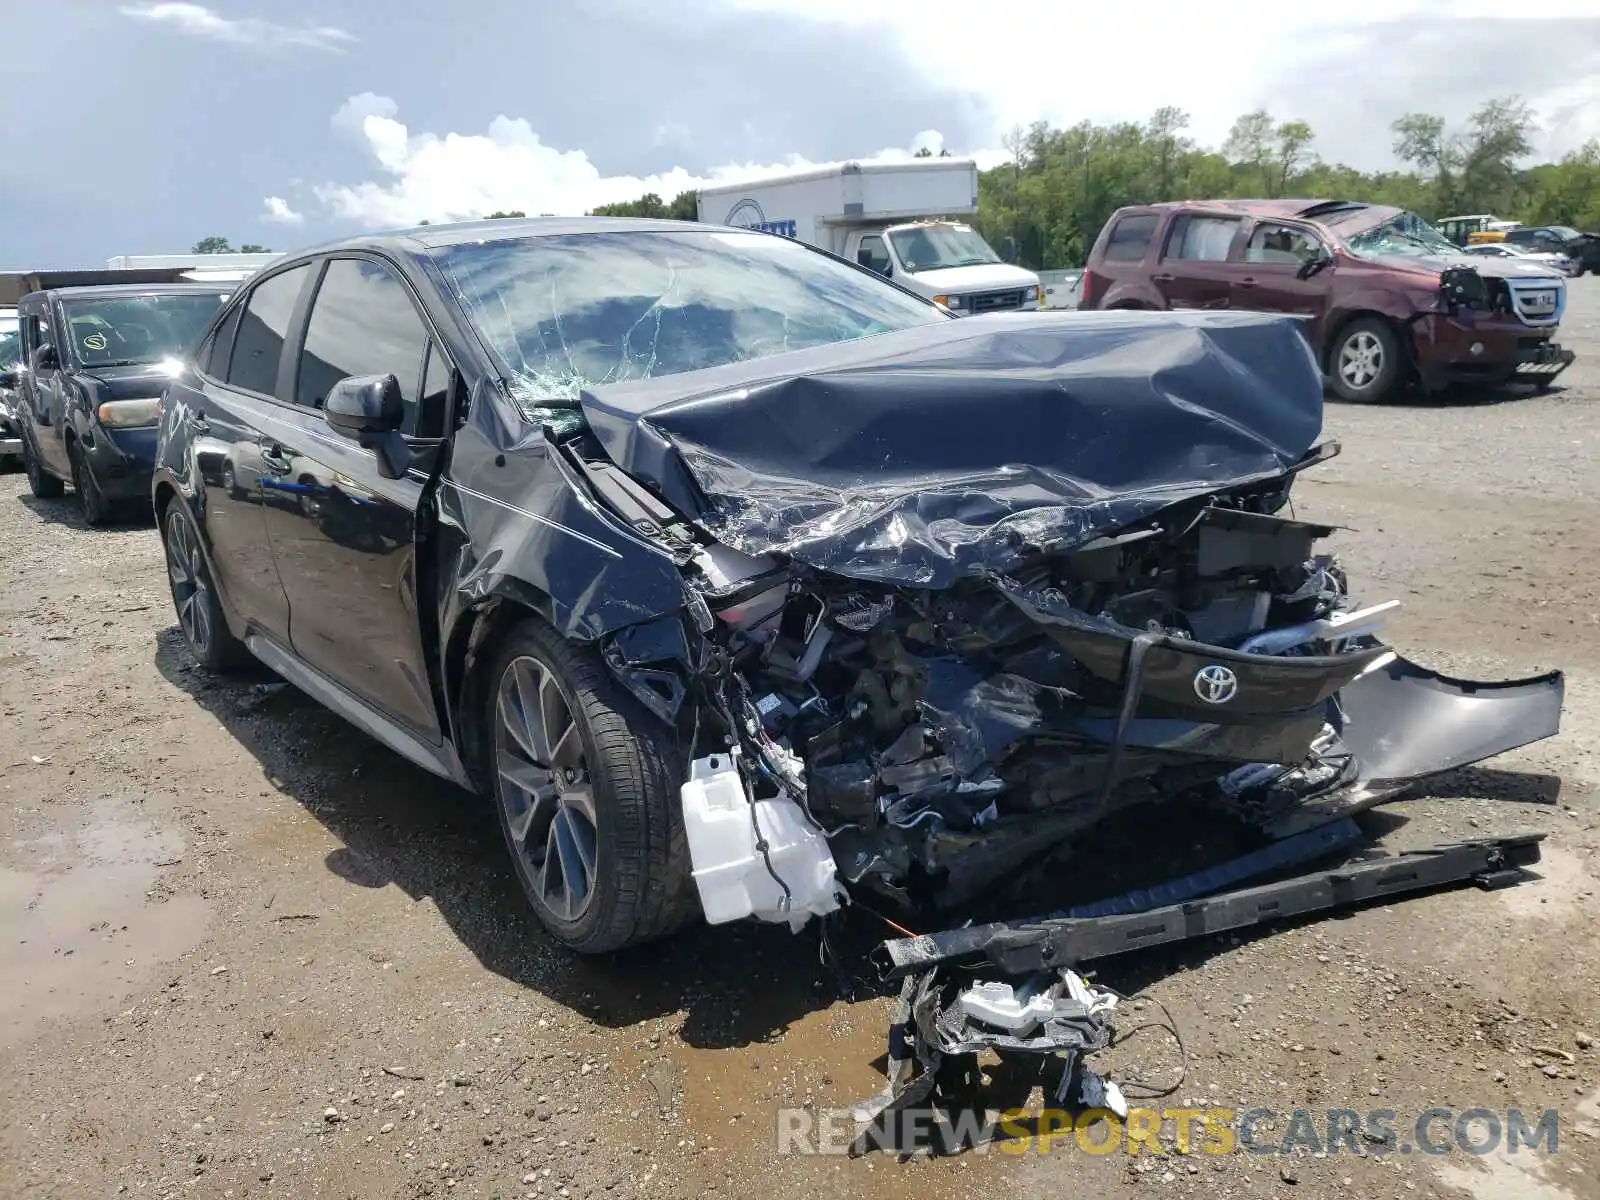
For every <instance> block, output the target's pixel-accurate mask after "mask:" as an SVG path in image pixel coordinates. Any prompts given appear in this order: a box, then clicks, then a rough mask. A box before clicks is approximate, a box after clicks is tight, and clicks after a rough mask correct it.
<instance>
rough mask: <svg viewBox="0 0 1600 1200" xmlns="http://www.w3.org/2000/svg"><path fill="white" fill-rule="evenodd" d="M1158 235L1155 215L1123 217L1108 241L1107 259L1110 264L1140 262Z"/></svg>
mask: <svg viewBox="0 0 1600 1200" xmlns="http://www.w3.org/2000/svg"><path fill="white" fill-rule="evenodd" d="M1155 233H1156V217H1155V214H1154V213H1149V214H1146V215H1143V216H1133V217H1123V218H1122V220H1120V221H1118V222H1117V223H1116V225H1115V226H1114V227H1113V228H1112V230H1111V237H1110V238H1108V239H1107V241H1106V259H1107V261H1109V262H1139V261H1140V260H1142V259H1143V258H1144V252H1145V251H1146V250H1148V249H1149V248H1150V239H1151V238H1153V237H1154V236H1155Z"/></svg>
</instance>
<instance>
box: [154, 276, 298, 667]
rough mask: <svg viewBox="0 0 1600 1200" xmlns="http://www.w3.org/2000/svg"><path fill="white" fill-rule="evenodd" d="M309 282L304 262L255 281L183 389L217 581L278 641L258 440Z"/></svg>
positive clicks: (283, 618)
mask: <svg viewBox="0 0 1600 1200" xmlns="http://www.w3.org/2000/svg"><path fill="white" fill-rule="evenodd" d="M310 281H311V267H310V265H309V264H306V263H301V264H299V265H297V266H294V267H291V268H289V269H288V270H286V271H279V272H277V273H276V274H273V275H270V276H267V277H266V278H264V279H261V280H260V281H259V282H256V283H254V284H253V286H252V287H251V289H250V291H249V293H248V294H247V295H246V296H245V297H244V299H243V302H242V303H237V304H235V305H234V306H232V307H231V308H230V309H229V310H228V312H227V314H226V316H224V318H223V320H222V322H221V323H220V324H219V325H218V327H217V330H216V333H215V334H214V336H213V337H212V338H211V340H210V344H209V346H208V348H207V352H206V354H205V355H204V356H203V359H202V360H201V361H197V362H196V368H197V371H198V374H199V376H200V381H201V386H200V388H199V389H198V390H197V391H194V392H190V391H187V390H186V391H185V393H184V395H183V400H184V402H185V405H186V409H185V412H184V414H183V418H182V419H183V420H184V421H185V422H187V435H186V436H187V437H188V440H189V444H190V446H191V447H192V448H193V449H192V454H193V459H194V466H195V470H194V477H195V481H196V487H198V488H199V489H200V490H201V492H202V499H201V502H200V504H199V506H198V507H199V517H200V524H201V530H202V533H203V535H204V537H205V539H206V541H207V542H208V544H209V548H210V551H211V561H212V569H213V572H214V574H215V576H216V580H217V586H218V587H219V588H221V589H222V592H223V594H224V595H225V596H226V597H227V598H228V600H229V602H230V603H231V604H232V605H233V607H234V608H235V609H236V610H237V611H238V612H239V614H240V615H241V616H243V617H244V618H245V620H246V621H248V622H249V623H250V625H251V626H252V628H253V629H254V630H256V631H259V632H262V633H265V634H267V635H268V636H270V637H271V638H273V639H274V640H276V641H279V642H282V643H283V644H285V645H287V644H288V640H289V600H288V597H287V596H286V595H285V594H284V590H283V585H282V584H281V583H280V582H279V579H278V568H277V564H276V563H275V562H274V561H273V558H272V547H271V544H270V543H269V542H268V540H267V523H266V517H265V515H264V514H265V512H266V506H267V505H268V504H270V503H271V502H272V499H273V496H272V493H271V492H269V491H268V490H266V489H265V488H263V486H262V484H263V482H264V478H265V476H264V472H263V471H262V468H261V446H260V442H261V437H262V430H263V429H264V428H265V427H266V426H267V425H268V424H270V423H271V421H272V415H273V413H274V412H276V411H277V410H278V409H279V408H280V407H281V406H282V404H283V403H284V401H286V400H287V399H288V397H289V395H290V393H289V386H290V385H289V376H288V372H286V371H285V370H284V369H283V368H284V359H285V349H284V348H285V345H286V342H287V339H288V334H289V330H290V329H291V328H292V327H293V325H294V321H295V315H296V313H299V312H303V311H304V306H305V294H306V289H307V286H308V285H309V283H310ZM175 390H176V389H175ZM172 399H173V397H172V396H170V395H169V402H171V401H172Z"/></svg>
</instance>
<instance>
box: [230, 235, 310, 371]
mask: <svg viewBox="0 0 1600 1200" xmlns="http://www.w3.org/2000/svg"><path fill="white" fill-rule="evenodd" d="M309 269H310V267H309V266H299V267H292V268H290V269H289V270H287V271H285V272H284V273H283V274H281V275H274V276H273V277H272V278H271V279H264V280H262V281H261V282H260V283H259V284H257V285H256V287H255V290H254V291H252V292H251V293H250V298H249V299H248V300H247V301H246V302H245V306H244V312H243V315H242V316H241V317H240V318H239V332H238V336H237V337H235V338H234V342H233V357H232V359H231V360H230V361H229V363H228V383H229V384H231V385H232V386H233V387H236V388H243V389H244V390H245V391H249V392H260V393H261V394H262V395H263V396H273V395H276V394H277V390H278V360H279V359H280V358H281V357H282V356H283V342H284V339H285V338H286V337H287V336H288V333H289V318H290V317H291V316H293V314H294V306H295V301H297V300H298V299H299V298H300V287H301V285H302V284H303V283H305V279H306V272H307V271H308V270H309ZM219 342H220V339H219Z"/></svg>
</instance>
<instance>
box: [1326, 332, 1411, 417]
mask: <svg viewBox="0 0 1600 1200" xmlns="http://www.w3.org/2000/svg"><path fill="white" fill-rule="evenodd" d="M1402 366H1403V360H1402V358H1401V350H1400V339H1399V338H1397V337H1396V336H1395V332H1394V330H1393V329H1392V328H1391V327H1390V326H1389V323H1388V322H1387V321H1384V320H1382V319H1380V318H1378V317H1361V318H1359V319H1357V320H1354V321H1351V322H1350V324H1348V325H1346V326H1345V327H1344V328H1343V329H1341V330H1340V331H1339V335H1338V337H1336V338H1335V339H1334V341H1333V345H1331V346H1330V347H1329V348H1328V384H1329V386H1330V387H1332V388H1333V390H1334V392H1335V393H1336V394H1337V395H1338V396H1339V398H1340V399H1342V400H1349V401H1351V402H1353V403H1356V404H1375V403H1377V402H1379V401H1382V400H1387V399H1389V398H1390V397H1391V396H1393V395H1394V394H1395V393H1396V392H1397V391H1399V390H1400V383H1401V380H1402V377H1403V376H1402V371H1401V368H1402Z"/></svg>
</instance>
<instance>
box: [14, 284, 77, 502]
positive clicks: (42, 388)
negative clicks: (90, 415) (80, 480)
mask: <svg viewBox="0 0 1600 1200" xmlns="http://www.w3.org/2000/svg"><path fill="white" fill-rule="evenodd" d="M19 316H20V317H21V321H20V324H21V334H22V362H23V363H24V364H25V365H26V367H27V370H26V371H24V372H23V374H22V377H21V389H20V390H21V392H22V404H23V415H24V416H26V417H27V419H28V424H29V426H30V428H31V433H32V440H33V452H34V454H36V455H37V456H38V459H39V462H40V463H41V464H42V465H43V466H44V468H45V470H46V471H48V472H49V473H50V474H52V475H57V476H60V477H61V478H63V479H66V478H69V477H70V476H71V474H72V465H71V463H70V462H69V461H68V460H67V444H66V440H65V438H66V432H65V431H66V424H67V423H66V419H65V405H64V397H63V392H62V388H63V384H64V382H65V381H64V379H63V377H62V372H63V371H64V369H65V367H66V363H65V362H64V360H63V359H62V358H61V347H60V346H58V345H57V344H56V337H55V333H54V328H53V327H54V325H55V315H54V311H53V309H52V307H51V306H50V304H49V303H48V302H45V301H43V300H42V299H36V300H35V302H34V303H33V304H30V305H28V306H26V307H25V308H24V309H23V310H22V312H21V313H20V314H19ZM46 350H48V351H49V354H44V353H42V352H43V351H46ZM52 358H53V359H54V361H50V360H51V359H52Z"/></svg>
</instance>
